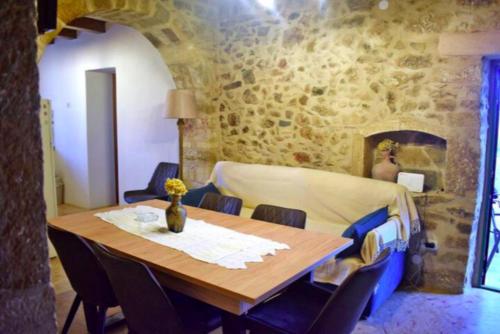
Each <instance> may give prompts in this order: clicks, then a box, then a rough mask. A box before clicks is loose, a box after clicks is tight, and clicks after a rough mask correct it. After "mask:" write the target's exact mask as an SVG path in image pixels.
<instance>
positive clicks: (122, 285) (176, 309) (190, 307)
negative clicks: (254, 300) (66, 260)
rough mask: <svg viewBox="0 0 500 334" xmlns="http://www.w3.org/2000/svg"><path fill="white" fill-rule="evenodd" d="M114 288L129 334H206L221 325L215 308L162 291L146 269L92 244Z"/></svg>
mask: <svg viewBox="0 0 500 334" xmlns="http://www.w3.org/2000/svg"><path fill="white" fill-rule="evenodd" d="M92 247H93V248H94V250H95V251H96V253H97V255H98V257H99V260H100V261H101V263H102V265H103V266H104V269H105V270H106V273H107V274H108V277H109V279H110V281H111V284H112V285H113V289H114V291H115V293H116V297H117V298H118V300H119V301H120V305H121V308H122V311H123V313H124V314H125V318H126V320H127V325H128V327H129V333H162V334H169V333H172V334H174V333H175V334H177V333H193V334H194V333H208V332H210V331H212V330H214V329H216V328H217V327H219V326H220V325H221V316H220V313H219V310H218V309H216V308H215V307H212V306H210V305H207V304H205V303H202V302H200V301H197V300H195V299H192V298H190V297H187V296H185V295H182V294H180V293H178V292H175V291H172V290H167V289H165V288H162V287H161V286H160V284H159V283H158V281H157V280H156V278H155V276H154V275H153V273H152V272H151V271H150V270H149V268H148V267H147V266H146V265H144V264H142V263H140V262H136V261H132V260H129V259H125V258H122V257H119V256H116V255H114V254H111V253H110V252H109V251H108V250H107V249H105V248H104V247H103V246H101V245H98V244H95V243H93V244H92Z"/></svg>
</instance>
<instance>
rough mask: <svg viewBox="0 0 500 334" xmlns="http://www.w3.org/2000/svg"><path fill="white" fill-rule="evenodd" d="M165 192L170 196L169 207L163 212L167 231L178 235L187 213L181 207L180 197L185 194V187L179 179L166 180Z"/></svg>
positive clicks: (182, 227)
mask: <svg viewBox="0 0 500 334" xmlns="http://www.w3.org/2000/svg"><path fill="white" fill-rule="evenodd" d="M165 190H166V191H167V193H168V194H169V195H170V199H169V200H170V202H171V203H170V206H169V207H168V208H167V210H165V215H166V218H167V225H168V229H169V230H170V231H172V232H175V233H180V232H182V230H183V229H184V224H185V223H186V217H187V211H186V209H185V208H184V207H183V206H182V203H181V197H182V196H184V195H185V194H186V193H187V188H186V185H184V182H182V180H180V179H167V181H165Z"/></svg>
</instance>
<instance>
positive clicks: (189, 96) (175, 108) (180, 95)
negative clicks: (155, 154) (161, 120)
mask: <svg viewBox="0 0 500 334" xmlns="http://www.w3.org/2000/svg"><path fill="white" fill-rule="evenodd" d="M197 117H198V112H197V109H196V101H195V98H194V92H193V91H192V90H188V89H172V90H169V91H168V92H167V109H166V112H165V118H177V126H178V127H179V178H180V179H181V180H184V174H183V162H184V148H183V146H184V145H183V142H184V120H185V119H189V118H197Z"/></svg>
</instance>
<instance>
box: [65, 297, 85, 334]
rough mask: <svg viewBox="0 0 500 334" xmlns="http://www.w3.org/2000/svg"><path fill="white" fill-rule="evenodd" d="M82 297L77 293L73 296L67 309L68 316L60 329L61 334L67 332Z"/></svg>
mask: <svg viewBox="0 0 500 334" xmlns="http://www.w3.org/2000/svg"><path fill="white" fill-rule="evenodd" d="M81 301H82V299H81V298H80V296H79V295H76V296H75V299H73V303H72V304H71V308H70V309H69V312H68V316H67V317H66V321H65V322H64V327H63V329H62V332H61V334H67V333H68V330H69V327H70V326H71V323H72V322H73V319H74V318H75V314H76V311H78V307H79V306H80V303H81Z"/></svg>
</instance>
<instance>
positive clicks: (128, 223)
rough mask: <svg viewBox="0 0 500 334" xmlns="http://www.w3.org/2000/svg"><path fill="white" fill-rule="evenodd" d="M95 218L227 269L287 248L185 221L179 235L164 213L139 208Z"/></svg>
mask: <svg viewBox="0 0 500 334" xmlns="http://www.w3.org/2000/svg"><path fill="white" fill-rule="evenodd" d="M95 216H97V217H99V218H101V219H102V220H104V221H106V222H108V223H111V224H113V225H115V226H116V227H118V228H120V229H122V230H125V231H127V232H129V233H132V234H134V235H137V236H140V237H142V238H144V239H147V240H150V241H153V242H156V243H159V244H161V245H164V246H167V247H171V248H174V249H177V250H179V251H182V252H185V253H186V254H188V255H190V256H191V257H193V258H195V259H198V260H201V261H204V262H208V263H214V264H217V265H219V266H222V267H225V268H228V269H246V268H247V267H246V265H245V263H246V262H262V261H263V259H262V257H263V256H264V255H274V254H275V253H276V250H281V249H290V247H289V246H288V245H287V244H284V243H279V242H275V241H272V240H268V239H264V238H260V237H257V236H254V235H250V234H244V233H240V232H236V231H233V230H230V229H227V228H224V227H220V226H216V225H213V224H208V223H206V222H204V221H202V220H195V219H191V218H189V217H188V218H187V219H186V225H185V226H184V230H183V231H182V232H181V233H173V232H170V231H168V229H167V222H166V218H165V210H162V209H158V208H154V207H150V206H144V205H140V206H137V207H133V208H126V209H122V210H114V211H109V212H101V213H96V214H95Z"/></svg>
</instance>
